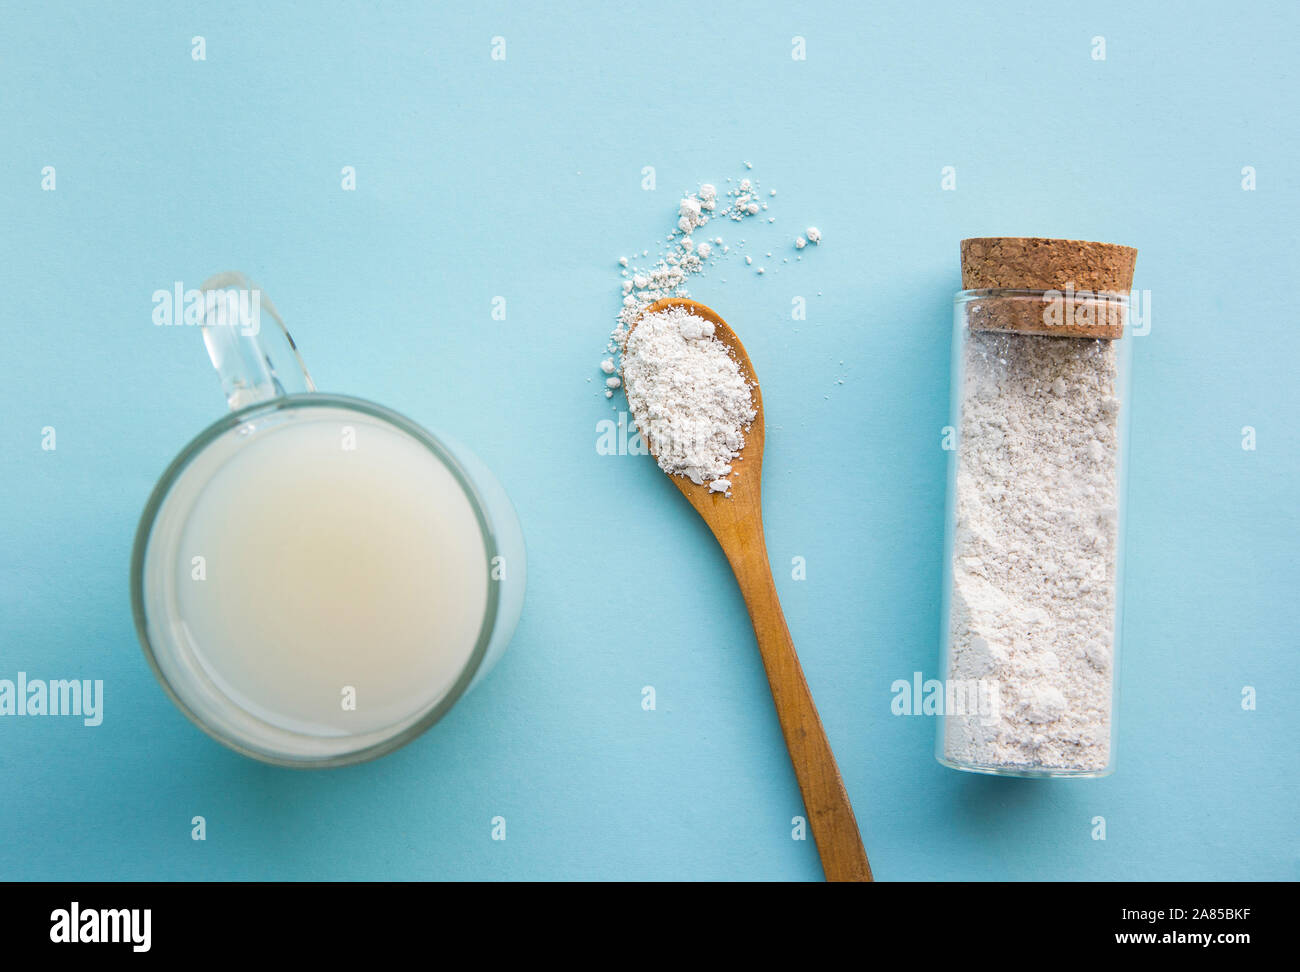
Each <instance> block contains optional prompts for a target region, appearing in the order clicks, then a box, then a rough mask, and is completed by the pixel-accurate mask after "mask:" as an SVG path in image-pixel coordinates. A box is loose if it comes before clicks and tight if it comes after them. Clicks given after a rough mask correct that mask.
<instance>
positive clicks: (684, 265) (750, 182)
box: [608, 164, 816, 352]
mask: <svg viewBox="0 0 1300 972" xmlns="http://www.w3.org/2000/svg"><path fill="white" fill-rule="evenodd" d="M746 168H751V166H749V165H748V164H746ZM728 181H729V182H730V181H731V180H728ZM769 194H770V195H771V196H774V195H775V192H771V191H769ZM766 208H767V204H766V203H763V202H761V201H760V199H759V186H758V181H757V180H755V179H752V178H749V177H746V178H743V179H740V180H739V181H738V182H737V183H736V185H735V186H734V187H733V188H731V189H728V190H727V191H726V192H725V193H722V192H720V191H719V189H718V188H717V186H715V185H713V184H712V183H708V182H706V183H704V184H703V185H701V186H700V188H699V191H697V192H695V193H694V194H692V195H688V196H684V197H683V198H682V199H681V200H680V201H679V202H678V204H677V222H676V228H675V229H674V230H673V231H672V232H671V233H669V234H668V237H667V239H666V240H665V245H664V247H663V248H662V250H661V252H660V253H659V254H658V255H657V256H656V257H655V259H654V261H653V262H652V263H651V264H650V265H648V266H637V265H634V263H635V258H633V260H629V259H628V258H627V257H622V258H620V259H619V261H618V263H619V267H620V271H619V272H620V273H621V275H622V278H623V279H622V281H621V284H622V291H623V306H622V309H621V310H620V311H619V315H618V325H617V327H615V329H614V333H613V335H612V336H611V339H610V344H609V348H608V350H609V351H610V352H614V351H616V350H618V349H620V348H621V347H622V344H623V337H624V336H625V335H626V333H627V330H628V329H629V328H630V327H631V326H632V324H633V323H634V322H635V321H636V319H637V318H638V317H640V316H641V311H643V310H644V309H645V308H646V307H648V306H650V305H651V304H653V303H654V302H655V301H657V300H662V299H663V298H665V297H687V296H690V295H689V293H688V292H687V287H686V284H687V280H688V279H689V278H690V277H691V276H692V275H694V274H697V273H703V272H704V271H705V270H706V269H707V267H708V266H709V265H710V264H711V263H714V262H716V261H717V260H719V259H721V258H722V257H723V256H724V255H725V254H727V253H729V252H730V250H731V247H729V246H727V245H726V244H725V243H724V242H723V239H722V237H721V236H717V235H714V236H712V237H710V238H707V239H704V240H701V241H700V242H698V243H697V242H696V241H695V236H694V234H696V233H698V232H699V231H700V230H701V229H702V228H703V227H705V226H708V225H709V223H710V222H712V221H713V220H720V219H725V220H729V221H731V222H736V223H739V222H743V221H744V220H746V219H749V218H751V217H753V216H754V215H756V214H757V213H759V212H761V211H762V210H764V209H766ZM773 219H775V217H770V218H769V222H770V221H771V220H773ZM810 232H814V233H815V232H816V230H815V229H814V230H811V231H810ZM810 238H811V237H810ZM740 242H741V245H742V246H743V245H744V240H741V241H740ZM648 255H649V251H642V256H648ZM769 256H770V254H769ZM745 262H746V264H747V265H751V264H752V263H753V260H752V258H750V257H746V258H745ZM757 272H758V273H762V272H764V271H762V270H759V271H757Z"/></svg>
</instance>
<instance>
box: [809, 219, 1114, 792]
mask: <svg viewBox="0 0 1300 972" xmlns="http://www.w3.org/2000/svg"><path fill="white" fill-rule="evenodd" d="M809 238H810V239H811V238H812V231H811V230H810V231H809ZM963 367H964V370H965V375H964V378H963V388H962V392H961V409H962V418H961V429H960V432H959V444H958V452H957V485H956V500H955V501H956V507H957V509H956V517H957V520H956V530H955V533H954V536H953V550H952V601H951V615H950V621H949V645H950V648H949V651H950V662H949V674H948V677H949V679H950V680H971V681H978V680H987V681H990V682H993V683H994V684H995V685H996V687H997V690H998V696H997V698H998V706H997V708H998V711H997V714H996V716H997V717H996V718H993V719H990V718H988V717H987V715H965V716H958V715H951V714H950V715H949V716H948V717H947V719H946V723H945V740H944V753H945V755H946V757H947V758H948V759H951V760H953V761H955V762H961V763H971V764H976V765H980V766H989V767H1003V768H1021V769H1062V770H1076V771H1098V770H1102V769H1104V768H1105V767H1106V766H1107V765H1108V763H1109V758H1110V753H1109V751H1110V724H1111V711H1110V710H1111V685H1112V677H1113V676H1112V653H1113V649H1114V638H1115V620H1116V619H1115V607H1116V599H1115V598H1116V594H1115V590H1116V589H1115V565H1116V551H1117V533H1118V522H1117V521H1118V492H1117V482H1116V476H1117V469H1116V463H1117V454H1118V453H1117V450H1118V415H1119V400H1118V398H1117V397H1116V395H1117V394H1118V391H1117V373H1116V348H1115V346H1114V344H1113V342H1111V341H1098V340H1082V339H1078V338H1060V337H1039V336H1035V335H1025V334H1009V333H998V332H985V331H971V332H970V334H969V336H968V339H967V342H966V348H965V352H964V359H963Z"/></svg>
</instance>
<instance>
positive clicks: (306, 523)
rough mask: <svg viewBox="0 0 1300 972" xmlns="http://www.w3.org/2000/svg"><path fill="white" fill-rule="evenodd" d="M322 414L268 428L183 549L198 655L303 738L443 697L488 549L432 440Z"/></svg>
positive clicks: (394, 717)
mask: <svg viewBox="0 0 1300 972" xmlns="http://www.w3.org/2000/svg"><path fill="white" fill-rule="evenodd" d="M316 411H319V415H313V414H311V413H309V412H306V411H304V412H303V413H301V414H299V415H298V416H297V417H295V418H293V419H292V420H291V421H288V422H286V423H284V424H283V425H281V426H279V427H275V428H269V429H264V430H262V431H259V432H257V433H256V434H255V435H253V436H252V437H251V439H250V440H249V441H248V442H246V443H245V444H243V445H242V447H240V448H239V449H238V450H237V451H234V453H233V455H232V456H231V457H230V458H229V459H228V460H227V461H226V462H225V463H224V464H223V465H221V467H220V468H219V469H217V470H216V472H215V474H213V475H212V477H211V479H210V480H209V481H208V482H207V483H206V485H204V486H203V488H202V491H201V492H199V493H198V495H197V498H196V499H195V501H194V505H193V507H192V509H191V511H190V513H189V515H188V518H187V521H186V524H185V527H184V530H183V531H182V533H181V538H180V544H179V549H178V550H177V552H176V553H177V562H176V564H175V567H174V571H175V573H174V578H175V585H176V598H177V606H178V609H179V612H178V613H179V616H180V619H181V622H182V624H183V627H184V629H185V633H186V636H187V640H188V641H189V643H190V645H191V646H192V648H193V651H194V655H195V656H196V658H197V660H198V662H199V664H200V665H201V666H202V668H203V669H204V670H205V671H206V672H207V674H208V675H209V676H210V677H211V678H212V680H213V681H214V682H216V684H217V685H218V686H220V687H221V689H222V690H223V691H224V692H225V693H226V694H227V695H229V696H230V697H231V698H232V699H233V700H234V701H235V702H236V703H237V704H239V705H240V706H241V707H243V708H244V709H246V710H248V711H250V712H252V713H254V714H255V715H257V716H259V717H260V718H262V719H264V720H266V721H267V722H270V723H272V724H273V725H276V726H279V727H282V728H284V729H290V730H293V731H297V732H308V733H314V734H318V735H329V736H335V735H339V734H342V733H364V732H372V731H376V730H380V729H383V728H386V727H389V726H392V725H394V724H396V723H398V722H399V721H401V720H403V719H407V718H410V717H412V716H414V715H416V714H417V713H420V712H421V711H423V710H424V709H426V708H428V707H429V706H430V705H432V704H434V703H435V702H437V701H438V700H439V699H440V698H442V697H443V696H444V695H445V694H446V693H447V691H448V690H449V689H450V688H451V687H452V686H453V684H454V683H455V682H456V679H457V678H458V677H459V676H460V674H461V672H462V671H463V670H464V668H465V665H466V663H467V661H468V659H469V657H470V655H471V654H472V652H473V650H474V647H475V644H476V642H477V640H478V638H479V633H480V628H481V626H482V624H483V618H484V614H485V613H486V603H487V590H488V564H487V554H486V550H485V547H484V544H483V538H482V533H481V531H480V529H479V525H478V521H477V519H476V517H475V514H474V509H473V507H472V506H471V505H470V503H469V500H468V499H467V498H466V496H465V494H464V492H463V490H462V489H461V486H460V485H459V483H458V482H457V480H456V479H455V478H454V477H453V475H452V474H451V473H450V472H449V471H448V470H447V469H446V467H445V466H443V465H442V463H441V462H440V461H439V460H438V458H437V457H436V456H434V454H433V453H431V452H430V451H429V450H428V448H426V447H425V446H424V445H422V444H421V443H419V442H417V441H416V440H415V439H413V438H410V437H409V436H407V435H405V434H404V433H402V432H400V431H398V430H396V429H394V428H392V427H391V426H387V425H384V424H380V423H378V422H376V421H374V420H371V419H368V418H367V417H365V416H361V415H357V414H353V413H349V412H347V411H344V410H341V409H321V410H312V412H316ZM349 430H351V432H349ZM348 444H353V445H354V448H351V449H349V448H346V446H347V445H348ZM194 557H202V558H203V570H204V573H205V575H206V576H205V578H204V579H202V580H196V579H195V578H194V566H193V563H194V561H193V558H194ZM350 697H354V698H355V708H354V709H350V708H348V707H346V706H347V703H348V701H349V698H350Z"/></svg>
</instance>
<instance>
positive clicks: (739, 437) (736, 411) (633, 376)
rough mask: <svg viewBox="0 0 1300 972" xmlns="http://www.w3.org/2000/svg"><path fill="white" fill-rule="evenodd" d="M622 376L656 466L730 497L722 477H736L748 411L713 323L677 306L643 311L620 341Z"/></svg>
mask: <svg viewBox="0 0 1300 972" xmlns="http://www.w3.org/2000/svg"><path fill="white" fill-rule="evenodd" d="M611 380H612V379H611ZM623 382H624V385H625V387H626V390H627V401H628V405H629V406H630V407H631V409H632V416H633V418H634V420H635V422H636V427H637V429H639V430H641V432H642V434H643V435H644V436H645V438H646V442H647V444H648V445H649V446H650V449H651V451H652V452H653V453H654V454H655V457H656V458H657V459H658V462H659V468H661V469H662V470H663V471H664V472H666V473H669V474H670V475H674V476H686V477H688V478H689V479H690V480H691V481H692V482H694V483H700V484H704V483H707V484H708V486H709V489H710V490H712V491H714V492H721V493H726V494H728V495H730V490H731V485H732V484H731V479H730V478H728V476H731V477H732V478H734V476H735V475H736V474H735V473H734V472H733V468H734V466H733V464H734V463H735V462H736V460H737V458H738V457H739V456H740V452H741V450H742V449H744V448H745V432H746V431H748V429H749V426H750V424H751V423H752V422H753V421H754V416H755V414H756V413H755V411H754V400H753V393H752V392H751V390H750V387H749V384H748V382H747V381H746V380H745V377H744V375H742V374H741V373H740V365H739V364H737V362H736V359H735V358H734V357H733V356H732V354H731V351H730V350H729V349H728V348H727V346H726V345H725V344H723V343H722V342H721V341H719V340H718V339H717V338H716V337H714V326H713V324H712V323H711V322H710V321H706V320H704V319H703V318H701V317H697V316H696V315H694V314H692V313H691V312H690V311H689V310H687V309H686V308H684V307H669V308H667V309H665V310H661V311H658V312H656V313H654V314H647V315H645V316H644V317H642V318H641V320H640V322H639V323H638V324H637V325H636V327H635V328H634V329H633V330H632V333H631V334H630V335H629V336H628V337H627V339H626V346H625V348H624V350H623Z"/></svg>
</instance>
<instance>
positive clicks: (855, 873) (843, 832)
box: [728, 544, 872, 881]
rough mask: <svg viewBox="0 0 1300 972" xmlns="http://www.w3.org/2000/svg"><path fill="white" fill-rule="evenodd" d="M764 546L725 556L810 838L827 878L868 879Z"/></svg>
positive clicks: (852, 819)
mask: <svg viewBox="0 0 1300 972" xmlns="http://www.w3.org/2000/svg"><path fill="white" fill-rule="evenodd" d="M765 547H766V545H765V544H760V549H758V550H753V549H752V548H751V549H750V550H748V551H746V554H747V555H746V556H739V557H736V558H734V559H733V558H731V557H730V556H729V558H728V559H730V560H731V567H732V570H733V571H734V572H735V575H736V580H737V581H738V582H739V584H740V591H741V594H742V595H743V596H744V598H745V604H746V606H747V607H748V608H749V616H750V619H751V620H752V621H753V623H754V634H755V636H756V637H757V639H758V650H759V653H760V654H761V655H762V657H763V667H764V668H765V669H766V670H767V681H768V684H769V685H771V687H772V699H773V701H774V702H775V703H776V714H777V717H778V718H779V719H780V721H781V732H782V733H783V734H784V735H785V745H786V748H787V749H788V750H789V751H790V762H792V763H793V764H794V773H795V777H796V778H797V779H798V781H799V793H800V795H801V796H802V797H803V805H804V809H805V810H806V812H807V813H808V821H809V824H810V826H811V827H812V832H813V839H814V840H816V841H817V853H818V854H819V855H820V856H821V860H822V870H823V871H824V872H825V874H826V880H828V881H870V880H872V878H871V865H870V864H868V863H867V851H866V848H864V847H863V846H862V837H861V836H860V835H859V833H858V822H857V819H856V818H855V817H854V816H853V806H852V804H850V803H849V795H848V793H847V792H845V789H844V781H843V780H842V779H841V778H840V770H839V767H838V766H837V765H836V763H835V755H834V753H832V752H831V744H830V741H829V740H827V738H826V730H825V729H823V728H822V721H821V718H820V717H819V716H818V715H817V706H816V705H815V704H814V703H813V697H812V692H810V691H809V690H808V682H807V680H806V679H805V678H804V674H803V668H802V666H800V664H799V656H798V655H797V654H795V650H794V642H793V641H792V640H791V638H790V629H789V628H788V627H787V626H786V623H785V615H784V614H783V613H782V611H781V601H780V599H779V598H778V596H777V592H776V583H775V582H774V581H773V580H772V568H771V566H770V564H769V563H768V559H767V550H766V549H765Z"/></svg>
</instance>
